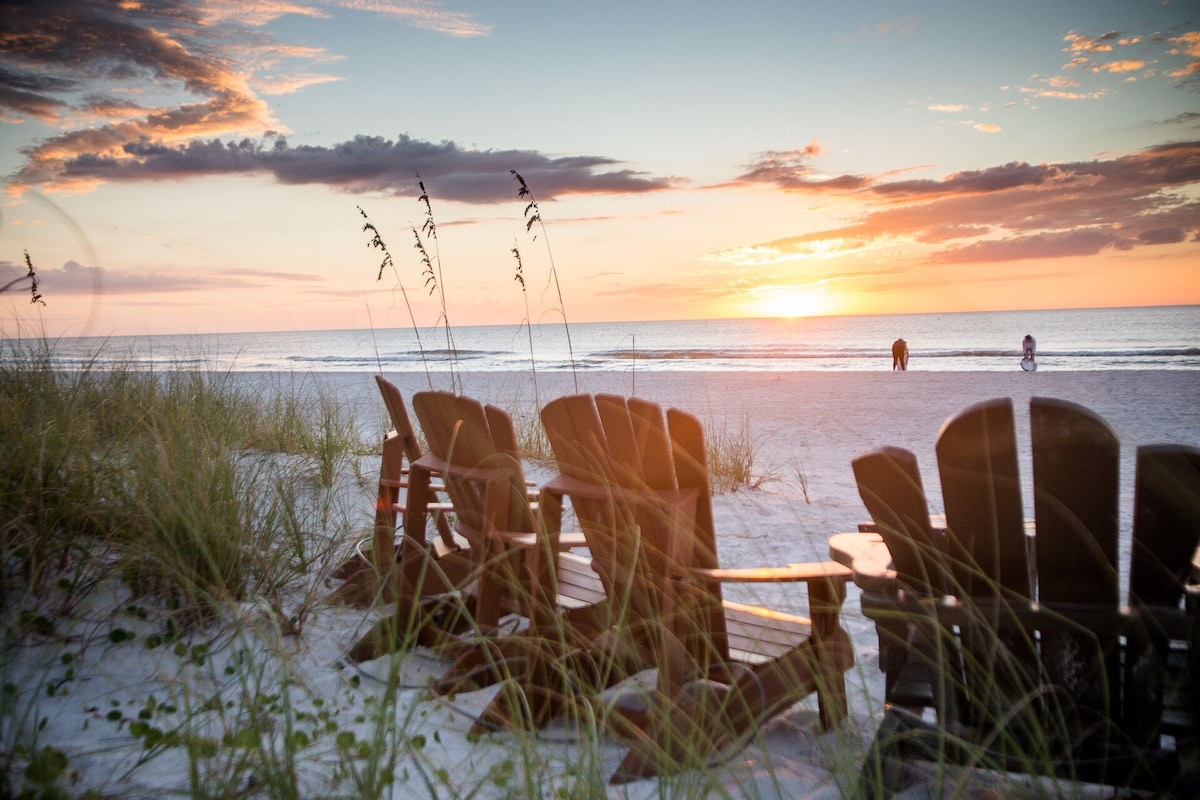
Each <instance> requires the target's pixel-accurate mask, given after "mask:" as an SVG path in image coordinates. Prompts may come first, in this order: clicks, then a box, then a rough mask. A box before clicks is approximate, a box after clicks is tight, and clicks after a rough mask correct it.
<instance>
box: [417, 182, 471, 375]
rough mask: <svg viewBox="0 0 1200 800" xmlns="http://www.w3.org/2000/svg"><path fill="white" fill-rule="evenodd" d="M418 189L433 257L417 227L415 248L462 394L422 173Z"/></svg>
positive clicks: (443, 282) (433, 225)
mask: <svg viewBox="0 0 1200 800" xmlns="http://www.w3.org/2000/svg"><path fill="white" fill-rule="evenodd" d="M417 187H418V188H420V190H421V196H420V197H418V198H417V201H418V202H420V203H422V204H424V206H425V221H424V222H423V223H422V224H421V232H423V233H424V234H425V237H426V239H428V240H429V241H432V242H433V256H432V257H430V255H429V251H428V250H427V249H426V248H425V243H424V242H422V241H421V234H420V233H418V232H417V229H416V227H413V236H414V237H415V238H416V240H417V243H416V245H415V247H416V249H417V251H418V252H420V254H421V263H422V264H424V265H425V269H424V271H423V272H422V273H421V274H422V275H424V276H425V285H426V286H427V287H429V293H430V294H433V293H434V292H435V291H436V292H437V293H438V302H439V303H440V304H441V321H442V323H443V324H444V325H445V326H446V353H447V355H448V356H449V358H450V385H451V387H452V388H453V389H454V390H455V391H457V392H460V393H461V392H462V377H461V375H460V374H459V372H458V349H457V348H456V347H455V345H454V334H453V333H452V332H451V329H450V315H449V313H448V312H447V308H446V290H445V286H446V282H445V281H443V280H442V255H441V250H440V247H439V245H438V238H437V225H436V224H435V223H434V221H433V206H432V205H431V204H430V202H429V192H427V191H425V181H423V180H421V175H420V173H417Z"/></svg>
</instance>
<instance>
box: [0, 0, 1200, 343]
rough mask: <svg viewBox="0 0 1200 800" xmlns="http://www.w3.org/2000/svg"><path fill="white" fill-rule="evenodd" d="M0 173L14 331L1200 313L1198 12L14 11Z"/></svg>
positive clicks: (520, 0) (1104, 6)
mask: <svg viewBox="0 0 1200 800" xmlns="http://www.w3.org/2000/svg"><path fill="white" fill-rule="evenodd" d="M511 170H516V171H518V172H519V173H521V175H523V176H524V178H525V181H526V182H527V184H528V187H529V189H530V190H531V191H532V193H533V199H534V200H535V201H536V202H537V211H539V212H540V215H541V220H542V222H543V223H544V228H543V227H542V226H540V225H534V226H533V228H532V229H531V230H530V231H527V230H526V224H525V222H526V220H525V217H524V212H525V210H526V204H527V202H528V198H526V199H521V198H519V197H518V194H517V190H518V185H517V182H516V181H515V180H514V178H513V176H512V175H511V174H510V171H511ZM0 173H2V174H3V175H4V184H5V185H4V194H3V195H0V214H2V219H0V223H2V227H0V285H4V284H8V283H10V281H13V280H14V279H18V278H20V276H23V275H25V273H26V267H25V263H24V252H25V251H26V250H27V251H28V253H29V255H30V258H31V259H32V262H33V265H34V267H35V269H36V271H37V275H38V277H39V281H40V290H41V293H42V295H43V298H44V301H45V305H44V306H43V305H40V304H39V305H35V304H31V303H30V293H29V286H28V283H27V282H24V281H18V282H17V283H15V284H14V285H13V286H12V287H11V288H9V289H8V291H6V292H4V293H3V294H0V332H2V333H4V334H6V335H14V334H22V335H28V334H30V333H34V332H37V333H40V332H42V331H43V330H44V331H45V332H46V333H48V334H49V335H51V336H59V335H64V334H65V335H81V334H87V335H110V334H121V333H177V332H178V333H213V332H232V331H248V330H278V329H320V328H357V327H368V326H371V327H376V328H384V327H407V326H408V325H409V324H410V322H409V312H408V311H407V309H406V304H405V299H404V295H405V294H407V297H408V300H409V302H410V303H411V305H412V307H413V310H414V314H415V316H416V318H417V321H418V323H419V324H421V325H423V326H424V325H431V324H433V323H434V322H435V321H436V320H437V319H438V316H439V310H440V308H441V298H442V297H443V296H444V302H445V308H446V311H447V314H448V316H449V318H450V321H451V322H452V323H453V324H455V325H470V324H492V323H499V324H516V323H519V322H521V321H522V319H524V318H525V317H526V307H525V302H526V300H528V303H529V306H530V316H532V318H533V319H534V321H535V322H537V321H546V322H557V321H558V320H559V317H558V316H557V315H556V311H555V308H556V307H557V306H558V304H559V300H558V295H557V293H556V292H555V289H554V287H553V285H552V284H551V283H550V282H549V280H548V279H549V274H550V270H551V265H552V264H553V267H554V269H555V271H556V272H557V275H558V278H559V284H560V286H561V290H562V297H563V305H564V306H565V309H566V313H567V315H568V316H569V318H570V320H571V321H572V322H582V321H589V320H651V319H692V318H707V317H746V316H765V315H780V314H845V313H854V314H858V313H870V314H874V313H899V312H929V311H960V310H961V311H970V310H982V309H1014V308H1058V307H1077V306H1078V307H1090V306H1122V305H1159V304H1179V303H1188V304H1191V303H1200V7H1198V6H1197V4H1196V3H1195V2H1194V0H1187V1H1186V2H1184V1H1183V0H1165V1H1164V0H1152V1H1144V0H1119V1H1118V0H1112V1H1105V0H1081V1H1080V2H1060V1H1059V0H1054V1H1053V2H1046V1H1045V0H1039V1H1038V2H1025V0H1010V1H1009V2H1004V3H997V2H987V3H973V2H961V3H958V2H956V3H948V2H911V1H909V0H886V1H885V0H865V1H864V2H854V3H832V2H808V1H807V0H781V1H780V2H757V1H755V0H751V1H750V2H742V3H708V2H654V1H653V0H637V2H626V0H606V2H580V3H573V2H565V3H553V2H544V0H543V1H541V2H530V1H526V0H512V1H511V2H501V1H500V0H488V1H487V2H484V1H483V0H478V1H472V0H313V1H312V2H306V0H197V1H196V2H179V1H171V2H168V1H167V0H62V1H61V2H32V3H30V2H16V3H12V2H0ZM418 174H419V175H420V178H421V180H422V181H423V182H424V186H425V189H426V190H427V192H428V198H429V206H428V210H431V211H432V218H433V220H434V222H435V223H436V229H435V234H436V235H435V236H434V237H430V236H429V234H428V232H425V233H423V234H422V235H421V238H422V241H423V244H424V246H425V249H426V252H427V253H428V254H429V256H430V258H431V263H432V266H433V268H434V273H435V280H434V282H435V283H436V284H437V286H438V289H439V292H438V293H435V295H434V296H432V297H431V296H430V295H429V294H428V291H427V275H425V274H423V273H424V271H425V265H424V264H423V263H422V260H421V254H420V252H418V251H417V250H416V249H415V248H414V246H413V245H414V236H416V235H417V234H416V233H414V231H416V232H418V233H420V232H421V231H422V230H423V226H424V223H425V222H426V212H427V207H426V205H425V204H424V203H422V202H421V201H420V200H419V196H420V194H421V192H420V190H419V188H418V183H417V180H418V179H417V175H418ZM359 207H361V208H362V209H364V210H365V211H366V212H367V214H368V215H369V217H370V220H371V221H372V222H373V223H374V224H375V225H376V226H377V227H378V230H379V232H380V233H381V235H382V237H383V239H384V241H385V242H386V243H387V245H388V246H389V248H390V251H391V254H392V256H393V258H394V270H393V269H392V268H390V267H389V268H387V269H385V270H384V271H383V277H382V280H377V275H378V274H379V268H380V262H381V258H382V256H383V254H382V253H381V252H380V251H378V250H375V249H371V248H370V247H368V242H369V240H370V236H369V234H368V233H365V232H364V231H363V230H362V226H363V222H364V220H363V218H362V216H361V215H360V213H359V211H358V208H359ZM535 234H536V236H535ZM514 247H516V248H517V250H518V252H519V253H520V256H521V263H522V265H523V273H524V277H525V285H526V288H527V294H523V293H522V290H521V285H520V283H519V282H517V281H516V280H514V276H515V273H516V267H517V262H516V259H515V258H514V256H513V252H512V251H513V249H514ZM401 287H403V290H404V291H403V292H402V291H401Z"/></svg>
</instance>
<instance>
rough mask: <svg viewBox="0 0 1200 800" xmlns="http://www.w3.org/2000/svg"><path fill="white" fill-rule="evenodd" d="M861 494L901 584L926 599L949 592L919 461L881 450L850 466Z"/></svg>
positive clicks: (895, 449) (902, 453) (897, 451)
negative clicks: (930, 518) (888, 552)
mask: <svg viewBox="0 0 1200 800" xmlns="http://www.w3.org/2000/svg"><path fill="white" fill-rule="evenodd" d="M851 466H852V467H853V469H854V480H855V482H856V483H857V484H858V493H859V495H860V496H861V497H862V500H863V504H864V505H865V506H866V507H867V513H868V514H870V515H871V519H872V521H873V522H874V523H875V527H876V528H877V529H878V530H879V534H880V535H881V536H882V537H883V541H884V543H885V544H886V545H887V546H888V550H890V551H891V554H892V566H893V567H894V568H895V570H896V576H897V578H898V579H899V581H900V584H901V585H902V586H903V587H904V588H905V589H908V590H911V591H914V592H916V593H917V594H919V595H922V596H934V597H939V596H941V595H942V594H944V593H945V584H946V575H945V562H944V560H943V558H942V554H941V550H940V547H941V545H940V543H939V542H938V541H937V539H936V538H935V536H934V533H933V528H932V526H931V525H930V522H929V505H928V502H927V500H926V498H925V488H924V486H923V484H922V483H921V472H920V470H919V469H918V467H917V457H916V456H915V455H913V454H912V453H911V452H909V451H908V450H905V449H903V448H900V447H879V448H876V449H874V450H871V451H869V452H867V453H864V454H862V455H860V456H859V457H858V458H856V459H854V461H853V462H851Z"/></svg>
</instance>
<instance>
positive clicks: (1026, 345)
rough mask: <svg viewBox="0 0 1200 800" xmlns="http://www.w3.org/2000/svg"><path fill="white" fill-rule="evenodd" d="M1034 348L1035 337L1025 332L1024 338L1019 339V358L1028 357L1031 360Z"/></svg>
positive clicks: (1035, 343) (1035, 347) (1035, 345)
mask: <svg viewBox="0 0 1200 800" xmlns="http://www.w3.org/2000/svg"><path fill="white" fill-rule="evenodd" d="M1036 350H1037V339H1034V338H1033V336H1031V335H1030V334H1028V333H1027V334H1025V338H1024V339H1022V340H1021V358H1028V359H1029V360H1030V361H1032V360H1033V357H1034V355H1035V351H1036Z"/></svg>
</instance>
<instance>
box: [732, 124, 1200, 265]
mask: <svg viewBox="0 0 1200 800" xmlns="http://www.w3.org/2000/svg"><path fill="white" fill-rule="evenodd" d="M771 174H772V173H771V171H770V170H757V169H752V170H751V171H750V172H748V173H747V174H746V175H745V176H743V178H742V180H743V181H745V182H752V181H755V180H758V181H764V182H772V183H774V184H775V185H776V186H777V187H778V188H779V189H781V190H784V191H789V192H810V193H816V192H827V191H831V189H830V188H829V187H830V186H832V185H843V186H844V187H845V188H843V189H842V190H841V192H842V193H843V194H844V195H845V196H846V197H848V198H856V199H858V200H860V201H861V202H863V203H864V204H865V206H866V208H867V210H866V211H864V212H863V213H862V214H861V215H860V217H859V218H858V220H857V221H854V222H852V223H851V224H848V225H845V226H843V227H840V228H834V229H827V230H821V231H816V232H813V233H808V234H804V235H802V236H796V237H791V238H787V239H780V240H775V241H771V242H766V243H761V244H750V245H746V246H745V247H742V248H731V249H729V250H726V251H722V252H721V253H718V254H714V256H713V257H714V258H721V259H725V260H731V261H733V260H736V259H737V257H738V256H742V255H753V258H754V260H755V263H771V262H772V261H788V260H794V259H797V258H811V257H813V256H816V255H820V254H827V253H829V252H830V251H831V249H832V248H833V247H841V248H851V247H852V248H857V249H868V248H879V247H882V246H885V245H887V244H888V243H894V242H898V241H912V242H920V243H925V244H929V245H933V249H932V250H931V252H930V253H929V254H928V255H927V256H926V258H927V260H928V261H931V262H934V263H963V262H973V261H1005V260H1016V259H1028V258H1058V257H1063V256H1078V255H1087V254H1094V253H1098V252H1100V251H1101V250H1105V249H1115V250H1130V249H1133V248H1137V247H1150V246H1157V245H1162V244H1168V243H1177V242H1184V241H1200V200H1197V199H1195V198H1196V193H1195V191H1194V188H1195V187H1196V186H1197V185H1200V141H1193V142H1182V143H1177V144H1166V145H1160V146H1157V147H1151V148H1147V149H1146V150H1142V151H1140V152H1136V153H1131V154H1129V155H1125V156H1121V157H1118V158H1114V159H1111V160H1107V161H1100V160H1097V161H1087V162H1069V163H1056V164H1028V163H1025V162H1012V163H1009V164H1003V165H1000V166H996V167H990V168H988V169H983V170H970V171H965V172H959V173H954V174H952V175H947V176H946V177H944V178H942V179H941V180H928V179H923V180H894V181H883V180H880V179H879V178H877V177H868V176H857V175H856V176H849V177H852V178H853V180H852V181H846V182H844V183H841V184H839V182H838V181H837V179H836V178H832V179H830V180H829V181H827V182H826V184H825V185H824V187H823V188H821V187H818V188H814V187H813V186H810V185H808V184H806V183H805V182H803V181H784V182H780V181H777V180H768V177H769V176H770V175H771Z"/></svg>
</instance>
